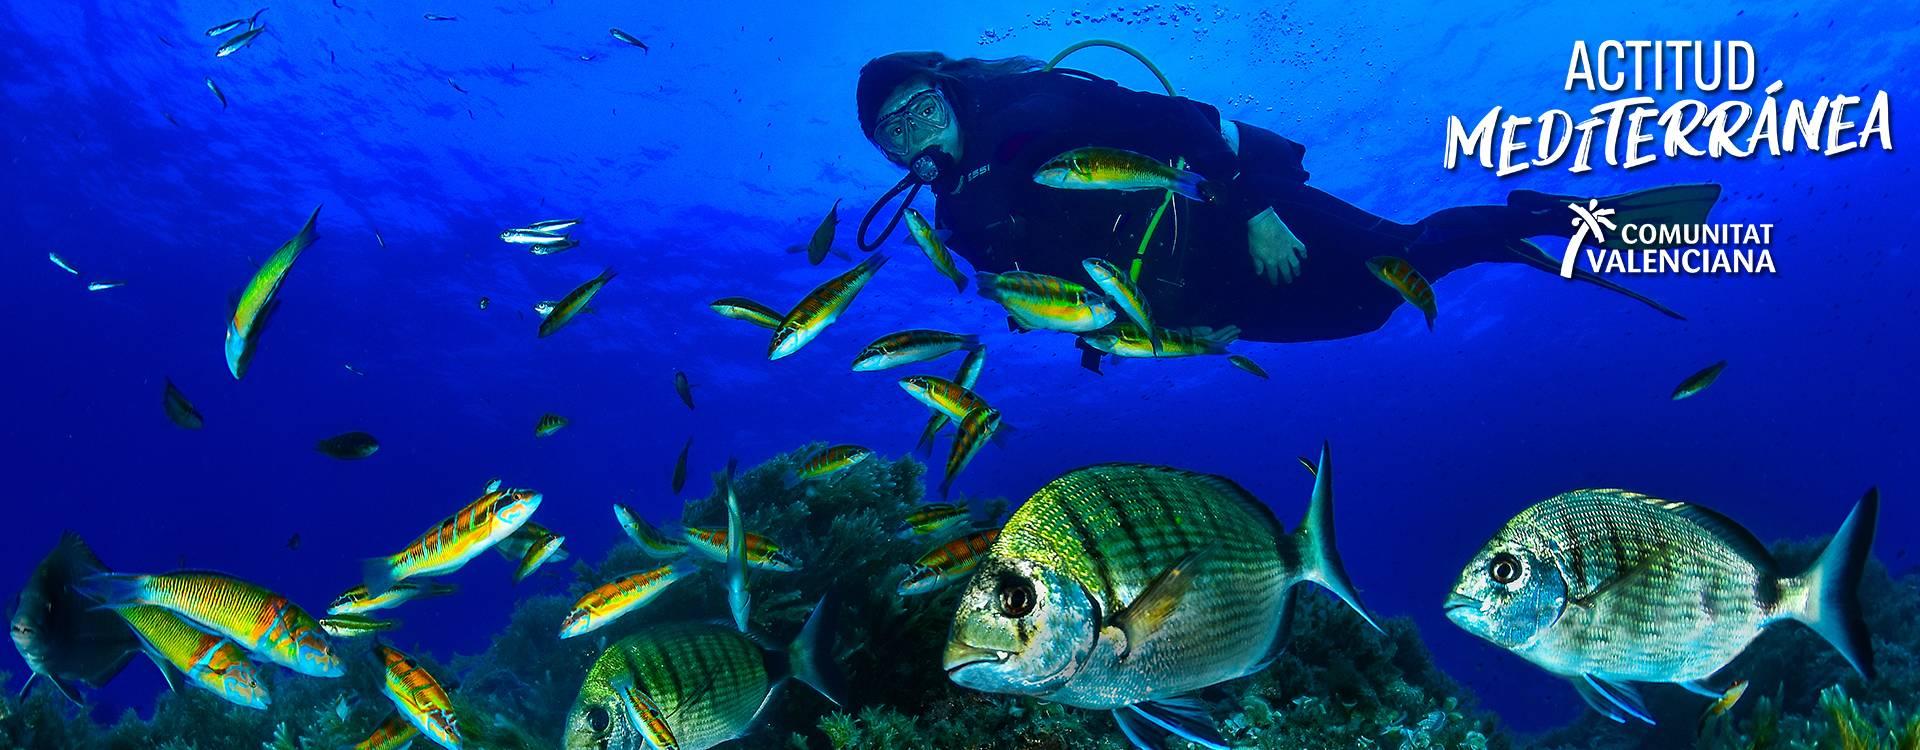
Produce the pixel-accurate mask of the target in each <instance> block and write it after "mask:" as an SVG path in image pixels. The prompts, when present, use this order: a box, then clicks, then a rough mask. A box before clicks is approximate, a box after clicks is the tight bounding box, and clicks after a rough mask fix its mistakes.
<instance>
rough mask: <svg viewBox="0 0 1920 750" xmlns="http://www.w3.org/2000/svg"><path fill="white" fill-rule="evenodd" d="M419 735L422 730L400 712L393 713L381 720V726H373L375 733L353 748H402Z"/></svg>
mask: <svg viewBox="0 0 1920 750" xmlns="http://www.w3.org/2000/svg"><path fill="white" fill-rule="evenodd" d="M419 736H420V730H418V729H414V728H413V725H412V724H408V723H407V720H406V719H405V718H404V717H402V716H401V715H400V714H398V713H391V714H387V718H385V719H382V720H381V721H380V726H377V727H374V728H373V734H369V735H367V738H366V739H364V740H361V741H360V744H358V745H354V746H353V750H400V749H401V748H404V747H407V746H408V744H409V743H412V742H413V740H414V738H417V737H419Z"/></svg>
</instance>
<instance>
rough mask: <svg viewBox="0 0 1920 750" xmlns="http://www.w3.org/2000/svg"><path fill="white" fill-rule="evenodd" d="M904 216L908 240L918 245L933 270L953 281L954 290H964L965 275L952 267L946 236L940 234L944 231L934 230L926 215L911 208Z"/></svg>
mask: <svg viewBox="0 0 1920 750" xmlns="http://www.w3.org/2000/svg"><path fill="white" fill-rule="evenodd" d="M906 217H907V237H908V240H909V241H911V242H912V243H913V244H914V245H916V246H918V247H919V248H920V252H923V253H926V255H927V260H929V261H932V262H933V270H935V271H939V272H940V275H941V276H945V277H947V279H948V280H950V281H952V282H953V290H954V291H956V292H964V291H966V290H967V275H966V274H963V273H961V272H960V269H959V268H956V267H954V265H953V253H950V252H947V244H946V238H945V237H943V236H942V234H944V233H943V232H937V231H934V228H933V225H932V224H930V223H928V222H927V217H925V216H921V215H920V212H919V211H915V210H913V209H912V208H908V209H907V210H906Z"/></svg>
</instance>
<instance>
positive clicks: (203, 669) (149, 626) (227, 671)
mask: <svg viewBox="0 0 1920 750" xmlns="http://www.w3.org/2000/svg"><path fill="white" fill-rule="evenodd" d="M119 614H120V618H121V619H123V620H126V622H127V627H130V628H132V629H133V632H134V635H136V636H138V637H139V638H140V645H141V648H142V650H144V651H146V652H147V656H148V657H150V658H152V659H153V664H154V666H156V667H159V668H160V674H161V675H162V676H164V677H166V678H167V685H168V686H169V687H172V688H174V689H175V690H178V689H179V679H178V677H176V673H177V674H179V675H185V676H186V678H187V681H188V682H189V683H191V684H192V685H193V686H195V687H198V688H201V689H203V690H206V691H207V692H210V693H213V694H214V695H217V696H220V699H221V700H224V701H227V702H228V703H232V704H234V705H237V706H246V707H248V708H261V709H264V708H266V707H267V704H268V703H270V702H271V700H269V698H268V696H267V688H266V686H265V685H264V684H262V683H261V681H260V672H259V670H257V669H255V668H254V665H253V662H252V661H250V660H248V659H247V652H246V651H245V650H242V649H241V648H240V647H239V646H237V645H235V644H234V642H233V641H230V640H227V639H226V638H223V637H221V636H217V635H214V634H212V633H208V632H206V631H204V630H201V629H199V628H197V627H194V626H193V625H192V624H190V623H188V622H187V621H185V620H183V619H181V618H180V616H179V615H176V614H174V613H173V612H171V611H169V610H167V609H164V608H161V607H154V606H148V605H137V606H132V607H125V608H122V609H120V610H119Z"/></svg>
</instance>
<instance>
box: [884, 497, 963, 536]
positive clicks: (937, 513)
mask: <svg viewBox="0 0 1920 750" xmlns="http://www.w3.org/2000/svg"><path fill="white" fill-rule="evenodd" d="M969 520H970V514H968V513H967V507H966V506H964V505H954V504H952V503H928V504H926V505H916V506H914V508H913V510H911V511H908V512H907V517H906V519H905V520H903V521H902V522H901V523H900V525H899V526H898V527H896V528H895V529H894V531H893V536H894V538H895V539H912V538H914V537H916V536H931V535H933V534H938V533H941V532H943V531H946V530H947V529H951V528H953V527H955V526H959V525H961V524H965V523H967V522H968V521H969Z"/></svg>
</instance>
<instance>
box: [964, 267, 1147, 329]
mask: <svg viewBox="0 0 1920 750" xmlns="http://www.w3.org/2000/svg"><path fill="white" fill-rule="evenodd" d="M976 276H977V277H978V278H979V280H980V287H979V292H980V296H982V297H985V298H987V299H990V300H993V301H995V302H998V303H1000V306H1001V307H1004V308H1006V309H1007V320H1008V322H1009V324H1010V325H1012V326H1014V327H1015V328H1016V329H1025V330H1033V331H1066V332H1069V333H1085V332H1087V331H1097V330H1100V329H1102V328H1105V327H1107V326H1108V325H1110V324H1112V323H1113V319H1114V316H1115V315H1116V314H1117V313H1115V312H1114V310H1113V304H1112V303H1110V302H1108V301H1107V298H1106V297H1103V296H1100V294H1099V293H1097V292H1091V291H1088V290H1087V288H1086V287H1083V286H1081V285H1079V284H1075V283H1073V282H1071V281H1068V280H1066V279H1062V278H1059V277H1057V276H1047V275H1044V274H1037V273H1027V272H1026V271H1009V272H1007V273H987V272H985V271H982V272H980V273H979V274H976Z"/></svg>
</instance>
